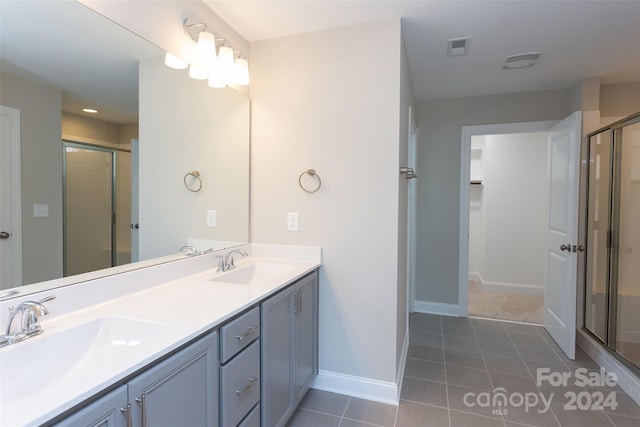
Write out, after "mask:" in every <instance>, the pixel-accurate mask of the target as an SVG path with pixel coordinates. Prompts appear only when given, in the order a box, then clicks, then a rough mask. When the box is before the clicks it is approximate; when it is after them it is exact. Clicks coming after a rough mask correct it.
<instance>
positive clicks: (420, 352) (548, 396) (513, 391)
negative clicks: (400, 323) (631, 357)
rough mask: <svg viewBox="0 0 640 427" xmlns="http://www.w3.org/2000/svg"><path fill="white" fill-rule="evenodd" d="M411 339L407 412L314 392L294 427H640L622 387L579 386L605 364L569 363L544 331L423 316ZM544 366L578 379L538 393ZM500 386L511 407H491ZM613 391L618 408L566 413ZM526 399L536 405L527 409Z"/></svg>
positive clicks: (403, 404) (415, 321) (545, 385)
mask: <svg viewBox="0 0 640 427" xmlns="http://www.w3.org/2000/svg"><path fill="white" fill-rule="evenodd" d="M409 341H410V344H409V352H408V358H407V363H406V368H405V377H404V380H403V384H402V394H401V400H400V406H393V405H385V404H381V403H377V402H372V401H368V400H363V399H358V398H354V397H349V396H344V395H340V394H335V393H328V392H323V391H319V390H313V389H310V390H309V392H308V393H307V395H306V396H305V398H304V399H303V400H302V402H301V403H300V405H299V406H298V409H297V410H296V412H295V413H294V414H293V416H292V417H291V420H290V421H289V423H288V426H289V427H298V426H300V427H316V426H317V427H324V426H334V427H365V426H384V427H428V426H435V427H458V426H472V427H485V426H487V427H491V426H501V427H517V426H523V425H524V426H541V427H551V426H556V427H557V426H561V427H567V426H576V427H601V426H607V427H610V426H616V427H627V426H634V427H637V426H640V407H639V406H638V405H637V404H636V403H635V402H634V401H633V400H632V399H631V398H630V397H629V396H628V395H627V394H626V393H625V392H624V391H623V390H622V389H621V388H620V387H618V386H613V387H607V386H606V385H605V386H604V387H590V386H587V387H586V388H585V387H582V386H581V385H580V384H578V385H576V383H575V382H576V380H577V379H579V378H578V377H577V376H576V371H575V370H576V369H577V368H587V371H586V372H588V373H591V372H599V368H598V366H597V365H596V364H595V363H594V362H593V360H591V359H590V358H589V356H587V355H586V354H584V353H582V352H581V351H580V349H577V351H578V354H577V355H576V360H574V361H572V360H569V359H567V358H566V357H565V356H564V355H563V353H562V352H561V350H560V349H559V348H558V347H557V346H556V344H555V343H554V342H553V341H552V339H551V338H550V337H549V335H548V334H547V333H546V331H545V330H544V329H543V328H542V327H540V326H532V325H525V324H517V323H508V322H500V321H492V320H484V319H469V318H455V317H446V316H435V315H428V314H420V313H416V314H414V315H413V316H412V319H411V335H410V340H409ZM539 368H548V369H549V372H550V373H552V374H554V375H557V376H559V375H561V374H562V373H563V372H567V373H569V372H571V373H572V374H571V377H569V379H568V381H567V385H566V386H557V387H553V386H551V385H550V384H549V382H548V381H542V382H541V384H540V386H539V387H538V385H537V383H536V375H537V370H538V369H539ZM578 372H581V371H578ZM588 373H587V375H588ZM582 377H584V375H583V376H582ZM582 377H580V378H582ZM500 387H502V388H504V390H505V391H504V393H506V395H507V397H508V399H509V401H508V402H507V405H506V406H502V407H498V406H491V404H488V405H487V404H485V402H487V400H484V399H486V398H488V397H491V398H493V396H494V394H493V393H492V390H496V394H495V395H496V396H497V395H499V393H498V390H497V389H498V388H500ZM611 392H613V393H614V394H613V395H612V399H615V401H616V402H617V408H616V409H615V410H614V409H612V408H611V407H610V406H611V405H609V404H608V403H613V402H612V400H610V401H609V402H607V400H604V401H602V403H603V404H604V405H605V406H606V407H605V408H604V410H580V409H576V410H568V409H565V405H567V404H571V403H572V402H571V401H570V400H569V399H570V396H573V395H575V396H577V397H578V400H577V403H576V405H578V404H580V405H588V404H589V403H590V402H591V403H594V402H595V401H596V400H600V398H601V397H607V396H608V395H609V393H611ZM565 393H568V395H567V396H569V397H567V396H565ZM541 396H542V397H543V398H544V399H545V400H546V401H548V402H549V403H548V408H547V409H546V410H545V405H544V404H543V403H541V400H540V399H541ZM521 398H522V399H530V400H529V401H530V402H531V405H530V407H529V408H528V410H527V408H526V407H525V405H524V404H523V403H522V401H521V400H520V399H521ZM535 398H537V399H538V402H539V403H538V404H537V405H534V403H535ZM489 401H490V400H489Z"/></svg>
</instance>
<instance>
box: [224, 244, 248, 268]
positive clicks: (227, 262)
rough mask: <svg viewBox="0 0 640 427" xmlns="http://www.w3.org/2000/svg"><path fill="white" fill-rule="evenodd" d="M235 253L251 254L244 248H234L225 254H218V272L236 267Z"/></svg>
mask: <svg viewBox="0 0 640 427" xmlns="http://www.w3.org/2000/svg"><path fill="white" fill-rule="evenodd" d="M233 254H240V255H242V256H249V255H247V253H246V252H245V251H243V250H242V249H233V250H231V251H229V252H227V253H226V254H224V255H216V259H217V260H218V269H217V270H216V271H217V272H218V273H224V272H225V271H229V270H231V269H233V268H235V267H236V266H235V264H234V263H233Z"/></svg>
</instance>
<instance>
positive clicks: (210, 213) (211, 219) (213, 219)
mask: <svg viewBox="0 0 640 427" xmlns="http://www.w3.org/2000/svg"><path fill="white" fill-rule="evenodd" d="M217 216H218V214H217V212H216V211H214V210H211V209H209V210H207V227H215V226H216V223H217Z"/></svg>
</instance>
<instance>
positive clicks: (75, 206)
mask: <svg viewBox="0 0 640 427" xmlns="http://www.w3.org/2000/svg"><path fill="white" fill-rule="evenodd" d="M63 146H64V157H63V161H64V165H63V171H64V174H63V179H64V185H63V188H64V224H63V228H64V243H63V244H64V256H63V259H64V268H63V274H64V276H70V275H73V274H80V273H85V272H88V271H94V270H100V269H103V268H109V267H113V266H116V265H122V264H127V263H130V262H131V230H130V223H131V153H130V152H129V151H128V150H117V149H113V148H107V147H99V146H92V145H88V144H86V145H85V144H80V143H75V142H70V141H63Z"/></svg>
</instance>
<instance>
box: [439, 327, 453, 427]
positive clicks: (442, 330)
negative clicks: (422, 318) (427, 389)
mask: <svg viewBox="0 0 640 427" xmlns="http://www.w3.org/2000/svg"><path fill="white" fill-rule="evenodd" d="M439 320H440V333H441V335H442V365H443V368H444V383H445V385H444V392H445V395H446V397H447V416H448V417H449V427H452V425H451V405H450V404H449V383H448V382H447V356H446V353H445V351H444V322H443V321H442V316H439Z"/></svg>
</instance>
